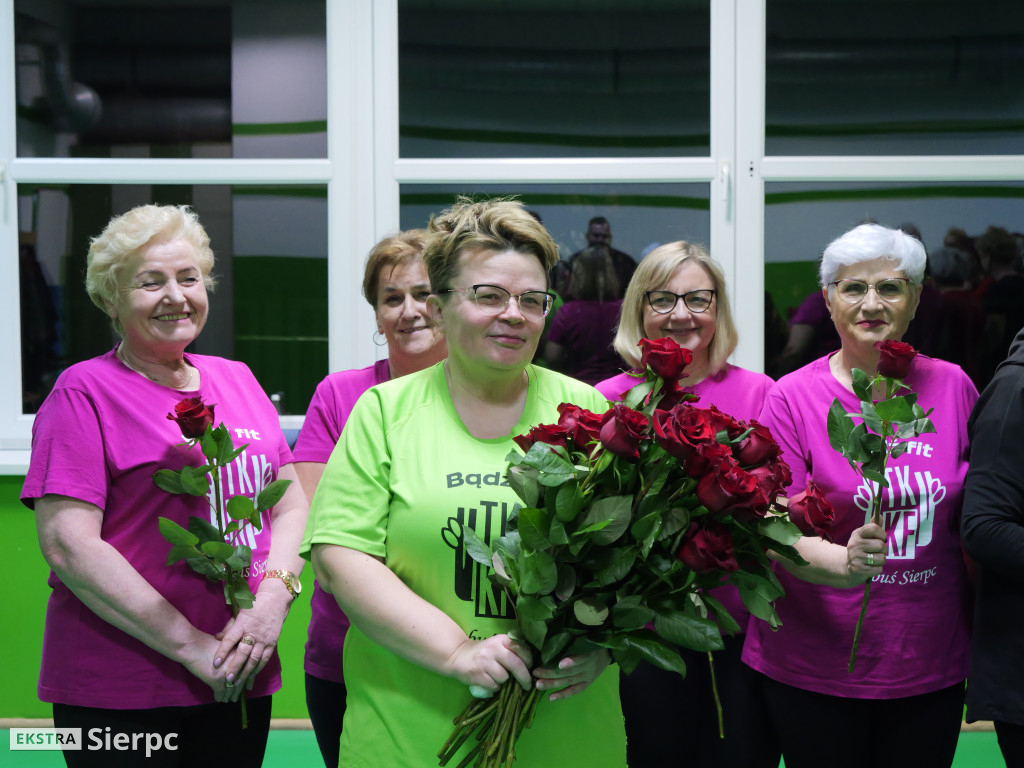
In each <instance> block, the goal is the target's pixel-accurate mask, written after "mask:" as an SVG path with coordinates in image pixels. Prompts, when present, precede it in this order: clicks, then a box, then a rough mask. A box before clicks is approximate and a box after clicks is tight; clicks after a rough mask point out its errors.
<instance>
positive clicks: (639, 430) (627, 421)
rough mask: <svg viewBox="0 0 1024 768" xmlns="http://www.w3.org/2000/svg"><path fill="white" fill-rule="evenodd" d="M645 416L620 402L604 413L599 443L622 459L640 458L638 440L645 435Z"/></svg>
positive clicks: (647, 423)
mask: <svg viewBox="0 0 1024 768" xmlns="http://www.w3.org/2000/svg"><path fill="white" fill-rule="evenodd" d="M648 426H649V422H648V421H647V417H646V416H645V415H644V414H642V413H640V411H634V410H633V409H632V408H629V407H627V406H625V405H623V404H622V403H616V404H615V405H613V406H612V407H611V409H610V410H609V411H608V412H607V413H605V415H604V420H603V421H602V424H601V445H603V446H604V447H605V449H606V450H608V451H610V452H611V453H614V454H615V455H616V456H621V457H622V458H624V459H630V460H635V459H638V458H640V441H641V440H642V439H643V438H645V437H647V429H648Z"/></svg>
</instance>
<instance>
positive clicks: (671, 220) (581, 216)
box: [400, 183, 711, 261]
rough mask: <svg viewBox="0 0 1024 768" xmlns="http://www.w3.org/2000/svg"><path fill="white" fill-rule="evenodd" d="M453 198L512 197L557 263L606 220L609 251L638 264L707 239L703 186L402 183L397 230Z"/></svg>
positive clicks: (418, 221) (706, 201)
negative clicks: (668, 247) (670, 246)
mask: <svg viewBox="0 0 1024 768" xmlns="http://www.w3.org/2000/svg"><path fill="white" fill-rule="evenodd" d="M458 195H471V196H474V197H478V198H479V197H500V196H506V195H515V196H517V197H518V198H519V199H520V200H521V201H522V202H523V204H524V205H525V206H526V207H527V208H529V209H530V210H531V211H534V212H535V213H537V214H538V215H540V217H541V220H542V222H543V223H544V226H545V227H546V228H547V230H548V232H550V233H551V236H552V238H553V239H554V241H555V242H556V243H557V244H558V247H559V250H560V251H561V255H562V258H563V259H565V258H568V257H569V256H570V255H571V254H573V253H575V252H576V251H578V250H580V249H581V248H585V247H586V246H587V241H586V237H585V233H586V231H587V223H588V222H589V221H590V219H591V218H593V217H595V216H603V217H605V218H606V219H608V223H609V227H610V230H611V234H612V240H611V246H612V247H613V248H615V249H617V250H620V251H623V252H625V253H627V254H629V255H630V256H632V257H633V259H634V260H637V261H639V260H640V259H641V258H642V256H643V255H644V254H646V253H647V252H648V251H650V250H651V249H652V248H653V247H655V246H657V245H660V244H661V243H667V242H670V241H673V240H691V241H694V242H697V243H701V244H703V245H706V244H707V243H708V239H709V236H710V227H711V224H710V217H709V213H708V212H709V210H710V203H709V199H708V185H707V184H696V183H694V184H614V185H612V184H533V185H518V186H516V185H513V184H474V185H473V186H472V187H468V188H466V187H454V186H451V185H441V184H404V185H402V189H401V214H400V215H401V226H402V229H409V228H413V227H424V226H426V225H427V222H428V221H429V219H430V215H431V214H432V213H437V212H439V211H441V210H443V209H444V208H447V207H448V206H450V205H452V203H454V202H455V198H456V197H457V196H458Z"/></svg>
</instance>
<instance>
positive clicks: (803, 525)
mask: <svg viewBox="0 0 1024 768" xmlns="http://www.w3.org/2000/svg"><path fill="white" fill-rule="evenodd" d="M835 516H836V512H835V510H834V509H832V505H831V504H830V503H829V501H828V499H826V498H825V494H823V493H822V492H821V488H819V487H818V486H817V485H815V484H814V481H813V480H809V481H808V482H807V490H806V491H801V492H800V493H798V494H797V495H796V496H794V497H793V498H791V499H790V500H789V519H790V521H791V522H792V523H793V525H795V526H796V527H797V528H799V529H800V530H801V531H802V532H803V533H804V535H806V536H820V537H821V538H823V539H825V540H826V541H831V540H832V537H831V531H832V523H833V522H834V521H835Z"/></svg>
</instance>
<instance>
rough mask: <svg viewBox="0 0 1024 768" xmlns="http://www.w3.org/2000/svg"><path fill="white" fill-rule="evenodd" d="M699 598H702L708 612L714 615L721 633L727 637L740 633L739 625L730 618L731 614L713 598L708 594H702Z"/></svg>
mask: <svg viewBox="0 0 1024 768" xmlns="http://www.w3.org/2000/svg"><path fill="white" fill-rule="evenodd" d="M701 596H702V597H703V598H704V604H705V605H706V606H707V607H708V610H710V611H711V613H713V614H714V616H715V619H716V620H717V621H718V626H719V627H720V628H721V630H722V632H724V633H725V634H727V635H734V634H736V633H737V632H740V631H742V628H741V627H740V625H739V623H738V622H737V621H736V619H734V618H733V617H732V614H730V613H729V611H727V610H726V609H725V606H724V605H722V604H721V603H720V602H718V601H717V600H716V599H715V598H713V597H712V596H711V595H710V594H709V593H708V592H704V593H702V595H701Z"/></svg>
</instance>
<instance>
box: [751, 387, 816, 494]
mask: <svg viewBox="0 0 1024 768" xmlns="http://www.w3.org/2000/svg"><path fill="white" fill-rule="evenodd" d="M757 420H758V421H759V422H760V423H761V424H763V425H764V426H766V427H768V430H769V431H770V432H771V433H772V437H774V438H775V441H776V442H777V443H778V444H779V447H780V448H782V458H783V459H784V460H785V461H786V463H787V464H788V465H789V470H790V472H791V473H792V475H793V482H792V484H791V485H790V486H789V487H790V488H791V489H796V490H797V491H800V490H803V489H804V488H806V487H807V480H808V478H809V474H810V467H809V466H807V460H806V458H805V456H806V453H805V449H804V447H803V446H802V445H801V440H800V432H799V427H798V422H797V420H796V419H795V418H794V416H793V412H792V409H791V404H790V403H789V401H788V400H787V398H786V396H785V393H784V392H783V391H782V389H781V388H780V387H779V386H778V385H776V386H775V387H773V388H772V389H771V390H770V391H769V392H768V397H767V398H765V401H764V409H763V410H762V411H761V415H760V417H759V418H758V419H757Z"/></svg>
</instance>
